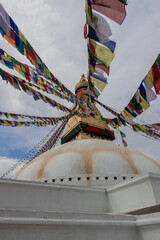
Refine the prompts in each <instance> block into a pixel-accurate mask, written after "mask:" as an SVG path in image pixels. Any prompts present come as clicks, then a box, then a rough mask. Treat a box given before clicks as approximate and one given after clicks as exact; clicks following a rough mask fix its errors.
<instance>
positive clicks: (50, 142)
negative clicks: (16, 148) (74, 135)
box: [30, 121, 67, 161]
mask: <svg viewBox="0 0 160 240" xmlns="http://www.w3.org/2000/svg"><path fill="white" fill-rule="evenodd" d="M66 124H67V121H64V122H63V123H62V124H61V125H60V127H59V128H58V129H57V130H56V132H55V133H54V134H53V135H52V136H51V137H50V138H49V139H48V141H47V142H46V143H45V144H44V145H43V146H42V147H41V148H40V149H39V151H38V152H37V153H35V154H34V155H33V156H32V158H30V161H31V160H33V159H34V158H36V157H38V156H40V155H41V154H42V153H44V152H47V151H48V150H50V149H51V148H53V147H54V146H55V144H56V143H57V142H58V141H59V139H60V136H61V134H62V132H63V130H64V128H65V126H66Z"/></svg>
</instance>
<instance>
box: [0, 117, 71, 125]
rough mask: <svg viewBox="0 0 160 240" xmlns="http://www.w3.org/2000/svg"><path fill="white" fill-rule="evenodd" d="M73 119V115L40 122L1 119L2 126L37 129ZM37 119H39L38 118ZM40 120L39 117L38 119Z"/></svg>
mask: <svg viewBox="0 0 160 240" xmlns="http://www.w3.org/2000/svg"><path fill="white" fill-rule="evenodd" d="M70 117H71V115H68V116H65V117H59V118H50V117H47V118H41V120H38V121H32V122H31V121H25V122H24V121H10V120H3V119H0V126H8V127H23V126H25V127H30V126H36V127H42V126H49V125H54V124H57V123H59V122H61V121H68V119H69V118H70ZM36 118H37V117H36ZM38 119H39V117H38Z"/></svg>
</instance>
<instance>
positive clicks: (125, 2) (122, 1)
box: [119, 0, 128, 5]
mask: <svg viewBox="0 0 160 240" xmlns="http://www.w3.org/2000/svg"><path fill="white" fill-rule="evenodd" d="M119 2H121V3H123V4H125V5H127V4H128V3H127V0H119Z"/></svg>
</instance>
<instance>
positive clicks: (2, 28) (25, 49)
mask: <svg viewBox="0 0 160 240" xmlns="http://www.w3.org/2000/svg"><path fill="white" fill-rule="evenodd" d="M0 33H1V35H2V37H4V38H5V39H6V40H7V41H8V42H9V43H10V44H11V45H12V46H13V47H15V48H16V49H17V50H18V51H19V52H20V53H21V54H22V55H25V56H26V57H27V58H28V59H29V60H30V62H31V63H32V64H33V65H34V66H35V67H36V69H38V70H39V71H40V72H42V74H44V75H45V76H46V77H47V78H48V79H50V81H51V82H53V83H55V84H58V86H59V87H60V88H61V89H62V91H63V92H64V93H65V94H67V95H68V96H69V97H70V98H73V99H74V100H75V101H76V98H75V95H74V94H73V93H72V92H71V91H70V90H68V89H67V88H66V87H65V86H64V85H63V84H62V83H61V82H60V81H58V80H57V78H55V77H54V75H53V74H52V73H51V72H50V70H49V69H48V68H47V66H46V65H45V64H44V62H43V61H42V60H41V58H40V57H39V56H38V54H37V53H36V52H35V50H34V49H33V47H32V46H31V44H30V43H29V42H28V41H27V39H26V38H25V36H24V35H23V33H22V32H21V30H20V29H19V28H18V26H17V25H16V24H15V22H14V21H13V19H12V18H11V17H10V16H9V15H8V13H7V12H6V10H5V9H4V7H3V6H2V4H1V3H0Z"/></svg>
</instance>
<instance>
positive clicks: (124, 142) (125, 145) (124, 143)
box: [122, 139, 128, 147]
mask: <svg viewBox="0 0 160 240" xmlns="http://www.w3.org/2000/svg"><path fill="white" fill-rule="evenodd" d="M122 143H123V145H124V147H128V144H127V143H126V141H124V139H122Z"/></svg>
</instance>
